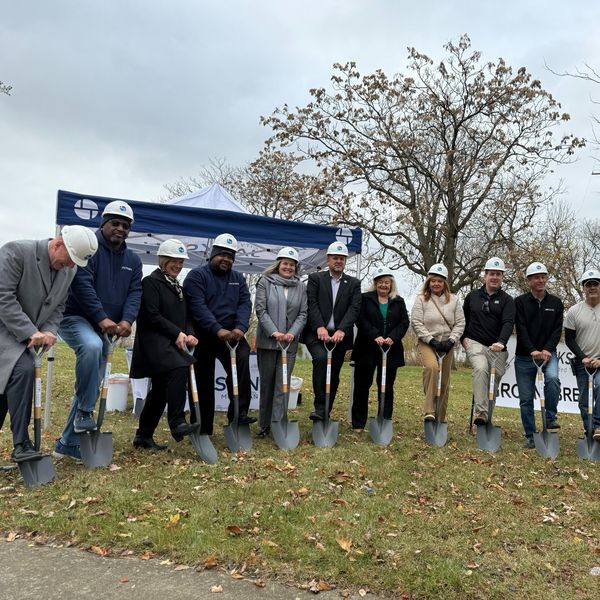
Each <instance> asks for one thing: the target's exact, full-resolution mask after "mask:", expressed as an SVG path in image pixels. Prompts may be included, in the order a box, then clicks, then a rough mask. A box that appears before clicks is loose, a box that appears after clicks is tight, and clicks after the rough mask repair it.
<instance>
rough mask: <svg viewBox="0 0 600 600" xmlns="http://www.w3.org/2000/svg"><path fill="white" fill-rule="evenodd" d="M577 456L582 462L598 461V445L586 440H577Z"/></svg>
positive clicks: (599, 458)
mask: <svg viewBox="0 0 600 600" xmlns="http://www.w3.org/2000/svg"><path fill="white" fill-rule="evenodd" d="M577 456H579V458H583V459H584V460H593V461H599V460H600V443H598V442H596V441H594V440H593V439H591V440H590V439H588V438H583V439H579V440H577Z"/></svg>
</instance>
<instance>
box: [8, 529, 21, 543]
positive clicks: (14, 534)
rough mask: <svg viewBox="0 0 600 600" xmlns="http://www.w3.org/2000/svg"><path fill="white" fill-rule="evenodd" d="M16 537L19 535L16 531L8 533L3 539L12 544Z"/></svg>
mask: <svg viewBox="0 0 600 600" xmlns="http://www.w3.org/2000/svg"><path fill="white" fill-rule="evenodd" d="M18 537H19V534H18V533H17V532H16V531H9V532H8V535H7V536H6V538H5V539H6V541H7V542H14V541H15V540H16V539H17V538H18Z"/></svg>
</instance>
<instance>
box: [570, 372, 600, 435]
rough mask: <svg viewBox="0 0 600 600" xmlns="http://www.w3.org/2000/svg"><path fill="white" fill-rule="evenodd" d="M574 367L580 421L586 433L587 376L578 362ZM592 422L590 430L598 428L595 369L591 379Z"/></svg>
mask: <svg viewBox="0 0 600 600" xmlns="http://www.w3.org/2000/svg"><path fill="white" fill-rule="evenodd" d="M574 365H575V377H576V378H577V387H578V388H579V412H580V413H581V420H582V421H583V428H584V429H585V431H586V433H587V428H588V398H589V394H588V386H589V376H588V374H587V373H586V371H585V367H584V366H583V363H581V362H580V361H574ZM593 389H594V393H593V400H594V409H593V422H592V428H593V429H596V428H597V427H600V369H596V373H595V374H594V378H593Z"/></svg>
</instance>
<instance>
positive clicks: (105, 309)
mask: <svg viewBox="0 0 600 600" xmlns="http://www.w3.org/2000/svg"><path fill="white" fill-rule="evenodd" d="M96 237H97V238H98V251H97V252H96V254H94V256H92V258H90V260H88V264H87V266H86V267H78V268H77V273H76V275H75V278H74V279H73V283H72V284H71V289H70V290H69V297H68V298H67V306H66V308H65V313H64V316H65V317H70V316H80V317H85V318H86V319H87V320H88V321H89V322H90V323H91V324H92V325H93V326H94V328H95V329H96V330H97V331H100V328H99V327H98V323H100V321H102V320H103V319H106V318H108V319H111V320H112V321H114V322H115V323H118V322H119V321H127V322H128V323H133V322H134V321H135V320H136V318H137V314H138V311H139V310H140V303H141V300H142V261H141V260H140V258H139V256H137V255H136V254H134V252H133V251H132V250H129V249H128V248H127V245H126V244H125V242H123V244H121V247H120V248H119V250H117V251H115V250H113V249H112V248H111V247H110V246H109V245H108V242H107V241H106V240H105V239H104V236H103V235H102V232H101V231H100V230H98V231H96Z"/></svg>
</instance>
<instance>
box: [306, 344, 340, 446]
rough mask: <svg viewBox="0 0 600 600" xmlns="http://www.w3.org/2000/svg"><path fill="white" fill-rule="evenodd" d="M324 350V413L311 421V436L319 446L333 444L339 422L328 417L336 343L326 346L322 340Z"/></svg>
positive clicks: (335, 440)
mask: <svg viewBox="0 0 600 600" xmlns="http://www.w3.org/2000/svg"><path fill="white" fill-rule="evenodd" d="M323 344H324V346H325V350H326V351H327V369H326V371H325V414H324V415H323V420H322V421H315V422H314V423H313V430H312V437H313V442H314V444H315V446H318V447H320V448H331V447H332V446H335V443H336V442H337V438H338V431H339V422H338V421H330V419H329V404H330V394H331V362H332V356H333V351H334V349H335V346H336V345H337V344H334V346H333V348H331V349H330V348H329V347H328V346H327V342H323Z"/></svg>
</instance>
